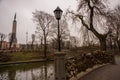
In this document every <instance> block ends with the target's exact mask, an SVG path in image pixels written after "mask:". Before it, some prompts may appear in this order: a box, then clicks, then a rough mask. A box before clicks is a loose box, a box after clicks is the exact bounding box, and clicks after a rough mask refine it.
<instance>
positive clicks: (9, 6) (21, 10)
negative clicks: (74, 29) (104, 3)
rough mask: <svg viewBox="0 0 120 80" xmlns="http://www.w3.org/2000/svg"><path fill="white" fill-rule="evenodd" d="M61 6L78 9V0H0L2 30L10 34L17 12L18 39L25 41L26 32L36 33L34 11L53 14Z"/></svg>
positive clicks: (0, 25) (118, 1) (119, 0)
mask: <svg viewBox="0 0 120 80" xmlns="http://www.w3.org/2000/svg"><path fill="white" fill-rule="evenodd" d="M111 4H112V6H113V7H114V6H116V5H117V4H120V0H111ZM57 6H59V7H60V8H61V9H62V10H63V11H64V10H66V9H67V8H68V7H70V8H71V9H74V10H75V9H76V7H77V6H76V0H0V32H1V33H4V34H9V33H10V32H11V31H12V21H13V18H14V14H15V12H16V13H17V39H18V42H19V43H25V41H26V32H27V31H28V33H29V38H31V36H30V35H31V34H33V33H34V31H35V28H36V25H35V23H33V21H32V18H33V17H32V12H34V11H35V10H42V11H45V12H48V13H50V14H52V15H53V10H54V9H55V8H56V7H57Z"/></svg>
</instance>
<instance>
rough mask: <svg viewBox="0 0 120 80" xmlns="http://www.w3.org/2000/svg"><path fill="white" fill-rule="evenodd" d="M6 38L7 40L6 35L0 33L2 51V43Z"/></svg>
mask: <svg viewBox="0 0 120 80" xmlns="http://www.w3.org/2000/svg"><path fill="white" fill-rule="evenodd" d="M5 38H6V36H5V34H3V33H0V49H2V43H3V41H4V39H5Z"/></svg>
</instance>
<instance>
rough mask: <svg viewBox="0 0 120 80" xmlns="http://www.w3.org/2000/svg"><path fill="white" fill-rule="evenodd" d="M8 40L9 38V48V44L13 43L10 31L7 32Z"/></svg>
mask: <svg viewBox="0 0 120 80" xmlns="http://www.w3.org/2000/svg"><path fill="white" fill-rule="evenodd" d="M8 40H9V49H11V46H12V44H13V35H12V33H9V34H8Z"/></svg>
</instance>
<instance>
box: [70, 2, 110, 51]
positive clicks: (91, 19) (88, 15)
mask: <svg viewBox="0 0 120 80" xmlns="http://www.w3.org/2000/svg"><path fill="white" fill-rule="evenodd" d="M105 1H106V0H78V9H77V13H74V12H73V11H69V13H72V14H73V15H74V16H75V18H77V19H79V20H81V23H82V25H83V26H84V27H85V28H86V29H88V30H89V31H90V32H92V33H93V34H94V35H95V36H96V37H97V38H98V39H99V42H100V46H101V50H106V37H107V35H108V33H109V31H108V26H107V25H106V24H105V23H106V16H105V15H106V5H105V3H106V2H105ZM101 29H102V30H101Z"/></svg>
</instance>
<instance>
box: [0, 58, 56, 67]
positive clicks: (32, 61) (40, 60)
mask: <svg viewBox="0 0 120 80" xmlns="http://www.w3.org/2000/svg"><path fill="white" fill-rule="evenodd" d="M44 61H48V62H49V61H54V59H36V60H26V61H15V62H4V63H0V66H2V65H13V64H23V63H35V62H44Z"/></svg>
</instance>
